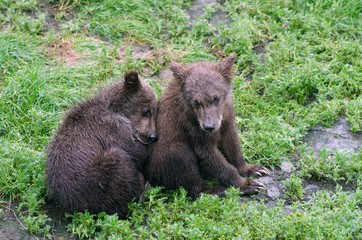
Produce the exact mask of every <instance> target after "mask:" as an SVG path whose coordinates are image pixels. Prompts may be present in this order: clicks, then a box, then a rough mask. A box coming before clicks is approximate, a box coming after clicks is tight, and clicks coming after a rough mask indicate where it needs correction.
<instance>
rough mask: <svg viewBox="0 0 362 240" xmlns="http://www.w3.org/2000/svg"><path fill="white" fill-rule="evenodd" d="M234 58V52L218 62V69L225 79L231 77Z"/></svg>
mask: <svg viewBox="0 0 362 240" xmlns="http://www.w3.org/2000/svg"><path fill="white" fill-rule="evenodd" d="M235 58H236V54H235V53H231V54H230V56H229V57H227V58H225V59H224V60H222V61H221V62H220V63H219V66H218V70H219V72H220V73H221V75H222V76H223V77H224V78H226V79H227V80H229V81H230V80H231V79H232V69H233V65H234V61H235Z"/></svg>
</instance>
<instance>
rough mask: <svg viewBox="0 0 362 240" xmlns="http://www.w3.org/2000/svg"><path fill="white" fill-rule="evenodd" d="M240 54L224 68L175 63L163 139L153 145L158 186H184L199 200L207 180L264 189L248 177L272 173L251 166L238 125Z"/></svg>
mask: <svg viewBox="0 0 362 240" xmlns="http://www.w3.org/2000/svg"><path fill="white" fill-rule="evenodd" d="M234 59H235V54H231V55H230V56H229V57H228V58H226V59H224V60H223V61H222V62H220V63H218V64H213V63H209V62H199V63H195V64H192V65H190V66H183V65H180V64H177V63H171V65H170V67H171V70H172V71H173V75H174V80H173V81H171V82H170V83H169V84H168V86H167V88H166V90H165V92H164V94H163V96H162V97H161V99H160V102H159V105H158V113H157V120H156V129H157V133H158V136H159V140H158V141H157V142H156V143H154V144H151V145H150V148H149V149H150V159H149V164H148V166H147V167H146V172H145V175H146V177H147V178H148V179H149V180H150V181H151V184H153V185H159V186H164V187H165V188H166V189H176V188H178V187H180V186H182V187H184V188H185V189H186V190H187V191H188V195H189V196H190V197H191V198H193V199H195V198H196V197H197V196H198V195H199V194H200V192H201V191H203V186H204V184H203V183H204V181H203V179H206V178H210V177H211V178H214V179H217V180H219V181H220V182H221V183H222V184H223V185H224V186H225V187H229V186H235V187H238V188H240V189H241V191H242V192H243V193H244V194H255V193H257V192H259V191H260V189H263V187H264V185H263V184H261V183H259V182H257V181H254V180H251V179H245V178H243V177H242V176H261V175H263V174H268V173H269V171H268V170H267V169H266V168H264V167H262V166H259V165H250V164H248V163H246V162H245V161H244V159H243V156H242V154H241V148H240V141H239V137H238V132H237V128H236V125H235V122H234V117H235V115H234V107H233V99H232V91H231V81H232V66H233V63H234Z"/></svg>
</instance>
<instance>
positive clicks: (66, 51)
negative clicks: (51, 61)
mask: <svg viewBox="0 0 362 240" xmlns="http://www.w3.org/2000/svg"><path fill="white" fill-rule="evenodd" d="M44 51H45V54H46V56H47V57H48V58H55V59H56V60H57V61H60V62H64V63H65V64H66V65H69V66H71V65H77V64H81V63H82V59H84V58H86V57H87V54H85V53H79V52H77V51H76V50H75V49H74V42H73V41H72V40H70V39H64V38H61V39H59V40H55V41H53V42H52V43H49V44H48V45H46V47H45V49H44Z"/></svg>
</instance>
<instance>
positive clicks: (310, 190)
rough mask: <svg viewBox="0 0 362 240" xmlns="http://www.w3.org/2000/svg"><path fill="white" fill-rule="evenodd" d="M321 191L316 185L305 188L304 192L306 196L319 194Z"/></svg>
mask: <svg viewBox="0 0 362 240" xmlns="http://www.w3.org/2000/svg"><path fill="white" fill-rule="evenodd" d="M319 190H320V187H318V186H317V185H314V184H310V185H308V186H306V187H305V188H304V191H305V193H306V194H312V193H316V192H319Z"/></svg>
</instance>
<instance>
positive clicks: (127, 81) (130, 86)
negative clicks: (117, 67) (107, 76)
mask: <svg viewBox="0 0 362 240" xmlns="http://www.w3.org/2000/svg"><path fill="white" fill-rule="evenodd" d="M140 85H141V83H140V80H139V78H138V73H137V72H135V71H130V72H127V73H126V74H125V75H124V86H125V88H126V89H127V90H129V91H136V90H137V89H138V88H139V87H140Z"/></svg>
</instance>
